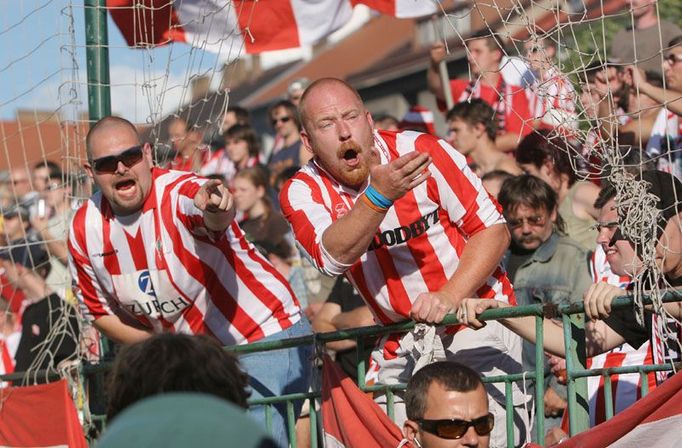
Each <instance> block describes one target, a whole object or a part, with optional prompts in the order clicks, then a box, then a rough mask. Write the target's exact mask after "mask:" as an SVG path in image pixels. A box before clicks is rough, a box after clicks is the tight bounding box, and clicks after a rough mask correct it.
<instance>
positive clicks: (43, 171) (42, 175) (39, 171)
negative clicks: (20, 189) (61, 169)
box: [32, 166, 50, 193]
mask: <svg viewBox="0 0 682 448" xmlns="http://www.w3.org/2000/svg"><path fill="white" fill-rule="evenodd" d="M49 180H50V169H49V168H48V167H46V166H41V167H40V168H35V169H34V170H33V175H32V182H33V189H34V190H35V191H37V192H41V193H42V192H43V191H45V188H46V187H47V182H48V181H49Z"/></svg>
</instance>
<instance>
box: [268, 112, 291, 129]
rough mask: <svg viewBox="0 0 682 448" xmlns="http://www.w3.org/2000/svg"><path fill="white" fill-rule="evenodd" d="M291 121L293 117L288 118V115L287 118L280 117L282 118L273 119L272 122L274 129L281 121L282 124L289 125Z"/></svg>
mask: <svg viewBox="0 0 682 448" xmlns="http://www.w3.org/2000/svg"><path fill="white" fill-rule="evenodd" d="M289 120H291V117H290V116H288V115H285V116H283V117H280V118H273V119H272V121H271V123H272V127H275V125H276V124H277V123H278V122H280V121H281V122H282V123H287V122H288V121H289Z"/></svg>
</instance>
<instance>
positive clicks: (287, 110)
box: [268, 100, 312, 187]
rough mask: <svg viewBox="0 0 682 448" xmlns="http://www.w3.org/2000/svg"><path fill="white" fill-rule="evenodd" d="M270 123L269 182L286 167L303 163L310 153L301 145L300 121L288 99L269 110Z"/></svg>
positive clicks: (272, 181)
mask: <svg viewBox="0 0 682 448" xmlns="http://www.w3.org/2000/svg"><path fill="white" fill-rule="evenodd" d="M269 116H270V124H271V125H272V129H274V130H275V143H274V147H273V149H272V153H271V154H270V159H269V160H268V170H270V183H271V185H272V186H273V187H274V186H275V179H277V177H278V176H279V174H280V173H282V172H283V171H284V170H286V169H287V168H291V167H300V166H303V165H305V164H306V163H307V162H308V160H310V158H311V157H312V154H311V153H310V152H308V151H306V149H305V148H304V147H303V146H302V145H301V135H300V131H301V123H300V122H299V119H298V111H297V110H296V106H294V104H293V103H291V102H290V101H286V100H282V101H280V102H278V103H276V104H275V105H274V106H272V108H270V112H269Z"/></svg>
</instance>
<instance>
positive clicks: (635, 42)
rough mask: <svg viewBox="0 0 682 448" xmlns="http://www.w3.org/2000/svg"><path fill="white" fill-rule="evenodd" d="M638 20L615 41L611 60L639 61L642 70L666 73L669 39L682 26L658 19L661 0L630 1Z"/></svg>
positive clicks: (612, 44) (633, 14)
mask: <svg viewBox="0 0 682 448" xmlns="http://www.w3.org/2000/svg"><path fill="white" fill-rule="evenodd" d="M626 3H627V4H628V6H629V8H630V11H631V12H632V17H633V19H634V21H633V23H632V26H630V27H628V28H626V29H621V30H620V31H619V32H618V33H616V35H615V36H613V40H612V41H611V48H610V50H609V59H612V60H614V61H615V62H618V63H620V64H622V65H625V64H635V63H636V64H637V67H639V68H640V69H642V70H645V71H647V70H648V71H652V72H654V73H657V74H658V75H659V76H660V75H662V70H661V62H662V61H663V59H662V57H663V55H664V54H665V50H666V49H667V45H668V42H670V40H671V39H672V38H673V37H675V36H679V35H681V34H682V29H680V27H679V26H677V25H675V24H674V23H671V22H668V21H667V20H660V21H659V20H658V7H657V6H658V2H657V0H627V2H626Z"/></svg>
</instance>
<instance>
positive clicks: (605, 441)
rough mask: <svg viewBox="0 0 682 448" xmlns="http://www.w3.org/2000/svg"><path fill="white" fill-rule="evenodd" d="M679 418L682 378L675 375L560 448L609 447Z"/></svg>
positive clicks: (681, 405)
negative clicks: (648, 426)
mask: <svg viewBox="0 0 682 448" xmlns="http://www.w3.org/2000/svg"><path fill="white" fill-rule="evenodd" d="M680 414H682V375H681V374H679V373H678V374H676V375H674V376H672V377H671V378H670V379H669V380H667V381H666V382H664V383H663V384H661V385H660V386H658V387H657V388H656V390H654V391H653V392H651V393H650V394H649V395H647V396H646V397H644V398H642V399H641V400H639V401H638V402H637V403H635V404H634V405H632V406H631V407H629V408H628V409H626V410H624V411H623V412H621V413H619V414H618V415H616V416H614V417H613V418H612V419H611V420H609V421H607V422H605V423H602V424H601V425H598V426H595V427H594V428H592V429H590V430H589V431H585V432H583V433H581V434H578V435H576V436H574V437H571V438H570V439H568V440H566V441H564V442H563V443H562V444H561V448H571V447H591V448H597V447H605V446H609V445H611V444H613V443H615V442H616V441H618V440H619V439H621V438H622V437H624V436H625V435H627V434H628V433H629V432H630V431H632V430H634V429H635V428H637V427H638V426H639V425H643V424H646V423H652V422H656V421H659V420H663V419H665V418H669V417H672V416H677V415H680ZM651 446H655V440H652V445H651Z"/></svg>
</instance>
